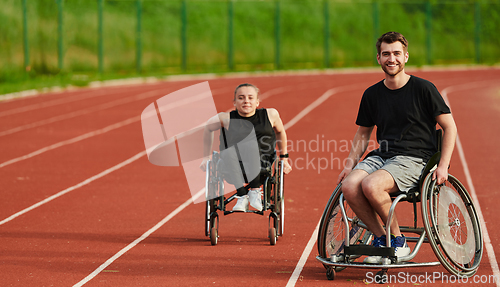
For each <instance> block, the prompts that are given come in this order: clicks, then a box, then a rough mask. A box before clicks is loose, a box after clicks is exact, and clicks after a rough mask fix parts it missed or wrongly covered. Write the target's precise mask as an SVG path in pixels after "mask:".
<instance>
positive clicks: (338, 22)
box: [0, 0, 500, 94]
mask: <svg viewBox="0 0 500 287" xmlns="http://www.w3.org/2000/svg"><path fill="white" fill-rule="evenodd" d="M185 1H186V2H185V4H186V8H187V10H186V18H187V22H186V23H187V26H186V27H185V29H186V30H185V31H186V34H185V41H186V42H185V43H186V47H185V51H186V55H185V57H186V67H185V68H186V69H183V67H182V55H183V54H182V51H183V46H182V27H183V25H182V21H181V19H182V11H183V10H182V7H183V0H142V1H141V3H142V22H141V25H142V26H141V47H142V50H141V51H142V53H141V66H140V68H141V70H140V73H139V71H138V70H137V59H136V55H137V50H136V48H137V42H136V39H137V1H135V0H103V3H104V5H103V6H104V9H103V27H102V32H103V57H104V61H103V73H102V74H99V73H98V69H99V63H98V47H99V42H98V31H99V25H98V0H64V5H63V7H64V8H63V9H64V13H63V23H64V26H63V34H62V35H63V55H64V57H63V63H62V64H63V68H62V70H59V62H58V41H59V38H58V21H57V20H58V8H57V2H56V0H29V1H27V3H28V7H27V16H28V26H27V28H28V45H29V57H30V61H29V71H28V72H27V71H26V70H25V67H24V41H23V13H22V12H23V9H22V1H21V0H0V5H1V6H0V7H2V9H0V21H1V23H2V25H0V51H2V53H0V94H4V93H8V92H13V91H20V90H25V89H34V88H41V87H46V86H53V85H60V86H66V85H85V84H86V83H87V82H89V81H93V80H102V79H110V78H121V77H137V76H139V75H140V76H152V75H168V74H179V73H206V72H212V73H213V72H215V73H224V72H227V71H229V69H228V51H229V44H228V39H229V32H228V23H229V13H228V7H229V5H228V4H229V2H228V0H185ZM476 2H477V1H476ZM476 2H474V1H469V0H461V1H458V0H457V1H454V2H451V1H439V0H432V1H431V6H430V7H431V8H432V22H431V29H432V33H431V34H429V33H428V28H427V26H426V21H427V16H428V14H427V10H426V9H427V4H426V3H427V2H426V1H419V0H415V1H409V0H408V1H391V0H376V1H375V2H374V1H368V0H327V4H328V16H329V26H328V29H329V31H330V33H329V38H328V45H329V50H328V51H327V54H326V55H325V49H324V47H325V38H324V28H325V27H324V25H325V22H324V15H325V11H324V7H325V1H324V0H281V1H280V2H279V7H280V18H279V29H280V33H279V37H280V38H279V39H280V42H279V44H280V51H279V52H280V53H279V55H280V65H281V66H280V68H281V69H304V68H306V69H308V68H315V69H317V68H320V69H321V68H325V56H328V59H329V62H328V67H330V68H342V67H358V66H372V65H375V64H376V62H375V53H376V51H375V46H374V42H375V40H376V37H378V36H379V35H380V34H382V33H383V32H386V31H390V30H392V31H394V30H395V31H400V32H401V33H403V34H404V35H405V36H406V37H407V39H408V40H409V42H410V47H409V48H410V49H409V51H410V62H409V64H411V65H416V66H422V65H426V64H429V63H428V60H427V59H428V58H430V59H431V60H432V62H431V63H432V64H475V63H476V62H477V61H476V58H477V57H479V59H480V63H481V64H496V63H498V62H499V61H500V38H499V37H497V33H498V27H500V4H498V3H497V2H495V1H491V0H480V1H479V2H477V4H475V3H476ZM232 3H233V44H232V48H233V62H234V70H235V71H255V70H272V69H275V68H276V63H275V56H276V45H275V43H276V41H275V24H276V14H275V11H276V7H277V4H276V1H271V0H233V2H232ZM476 8H478V9H479V10H478V11H479V12H480V15H481V18H480V24H481V28H480V30H479V34H476V26H475V23H476V20H477V19H476V13H475V12H476V10H475V9H476ZM374 9H378V11H379V14H378V16H377V15H375V14H374ZM376 19H378V22H377V25H378V26H377V27H378V29H376V28H375V27H376V26H375V20H376ZM428 40H430V41H431V43H430V46H428V44H427V41H428ZM478 41H479V42H478ZM476 43H480V45H479V49H480V50H479V53H477V51H476V49H477V46H476ZM429 51H430V54H429Z"/></svg>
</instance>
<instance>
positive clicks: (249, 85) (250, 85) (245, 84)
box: [234, 83, 260, 100]
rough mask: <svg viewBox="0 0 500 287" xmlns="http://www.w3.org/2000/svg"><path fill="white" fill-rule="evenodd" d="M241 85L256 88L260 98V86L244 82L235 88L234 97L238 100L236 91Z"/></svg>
mask: <svg viewBox="0 0 500 287" xmlns="http://www.w3.org/2000/svg"><path fill="white" fill-rule="evenodd" d="M241 87H252V88H254V89H255V91H256V92H257V98H259V92H260V90H259V88H257V87H256V86H255V85H252V84H249V83H244V84H239V85H238V86H237V87H236V89H234V99H235V100H236V92H237V91H238V89H239V88H241Z"/></svg>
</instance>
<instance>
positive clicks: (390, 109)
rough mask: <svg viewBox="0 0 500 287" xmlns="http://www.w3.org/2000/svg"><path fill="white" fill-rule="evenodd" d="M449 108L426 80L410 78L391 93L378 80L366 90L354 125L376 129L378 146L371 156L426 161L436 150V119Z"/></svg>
mask: <svg viewBox="0 0 500 287" xmlns="http://www.w3.org/2000/svg"><path fill="white" fill-rule="evenodd" d="M446 113H450V108H449V107H448V106H447V105H446V103H445V101H444V100H443V98H442V97H441V94H439V92H438V90H437V88H436V87H435V86H434V85H433V84H432V83H431V82H429V81H427V80H424V79H421V78H418V77H415V76H411V77H410V79H409V81H408V83H406V85H404V86H403V87H402V88H400V89H396V90H391V89H389V88H387V87H386V86H385V85H384V81H380V82H378V83H376V84H375V85H373V86H371V87H369V88H368V89H366V91H365V92H364V94H363V98H362V99H361V104H360V106H359V112H358V117H357V119H356V124H357V125H359V126H364V127H372V126H377V142H378V143H379V145H380V147H379V148H378V149H377V150H374V151H372V152H371V153H370V154H369V156H370V155H378V156H381V157H383V158H390V157H393V156H396V155H406V156H414V157H418V158H423V159H425V160H427V159H429V158H430V157H431V156H432V155H433V154H434V153H435V152H436V151H437V147H436V132H435V131H436V123H437V122H436V117H437V116H439V115H440V114H446Z"/></svg>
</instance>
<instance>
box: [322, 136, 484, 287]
mask: <svg viewBox="0 0 500 287" xmlns="http://www.w3.org/2000/svg"><path fill="white" fill-rule="evenodd" d="M438 135H439V136H441V133H440V132H439V133H438ZM438 139H440V137H439V138H438ZM439 144H440V143H438V149H439V147H440V146H439ZM439 158H440V152H438V153H436V154H435V155H434V156H433V157H432V158H431V159H430V160H429V162H428V163H427V165H426V166H425V168H424V170H423V173H422V176H421V180H420V182H419V186H418V187H416V188H414V189H412V190H410V191H408V192H407V193H397V194H393V195H391V198H392V199H393V202H392V205H391V208H390V211H389V217H388V220H387V222H386V237H387V242H386V246H387V247H374V246H371V245H369V243H370V242H371V239H372V237H373V234H372V233H371V232H370V231H368V230H367V227H366V225H364V224H363V222H361V221H360V220H359V219H358V218H357V217H356V215H355V214H354V213H353V212H352V210H350V208H349V205H348V204H347V202H346V201H345V200H344V198H343V194H342V183H340V184H339V185H338V186H337V187H336V189H335V190H334V192H333V194H332V195H331V197H330V199H329V201H328V203H327V205H326V207H325V210H324V212H323V216H322V218H321V223H320V227H319V231H318V241H317V247H318V252H319V255H318V256H317V257H316V259H317V260H318V261H320V262H321V263H322V264H323V266H324V267H325V268H326V275H327V278H328V279H329V280H333V279H334V278H335V275H336V274H335V273H336V272H338V271H341V270H343V269H344V268H346V267H359V268H372V269H373V268H375V269H381V270H380V271H379V272H378V273H377V276H375V279H376V280H379V281H378V283H386V281H387V271H388V269H390V268H407V267H427V266H436V265H439V264H440V263H441V264H442V265H443V266H444V267H445V269H446V270H448V271H449V272H450V273H451V274H453V275H455V276H460V277H466V278H469V277H471V276H473V275H474V274H475V273H476V271H477V269H478V268H479V263H480V261H481V258H482V253H483V238H482V232H481V225H480V223H479V220H478V217H477V214H476V209H475V207H474V203H473V202H472V198H471V197H470V195H469V193H468V192H467V190H466V189H465V187H464V186H463V185H462V183H460V181H458V179H456V178H455V177H454V176H452V175H448V181H447V182H445V183H444V184H442V185H437V184H436V181H435V180H432V173H433V171H434V169H435V168H436V167H437V163H438V162H439ZM401 201H408V202H411V203H412V204H413V211H414V212H413V214H414V225H413V226H400V230H401V232H402V233H414V234H418V235H419V236H418V237H406V240H407V241H408V242H416V244H415V247H414V248H413V250H412V252H411V253H410V254H409V255H408V256H405V257H401V258H399V259H398V257H396V256H395V248H394V247H391V242H390V234H391V232H390V222H392V217H393V215H394V211H395V208H396V205H397V204H398V203H399V202H401ZM417 203H420V205H421V214H422V221H423V225H424V226H423V227H418V226H417ZM463 225H465V234H464V226H463ZM471 238H472V239H471ZM472 241H474V242H472ZM424 242H425V243H430V245H431V247H432V250H433V251H434V254H435V255H436V257H437V258H438V260H439V262H422V263H419V262H410V261H409V260H412V259H413V258H414V257H415V256H416V255H417V253H418V251H419V250H420V248H421V246H422V244H423V243H424ZM362 255H368V256H382V264H367V263H362V262H355V260H356V259H357V258H359V257H361V256H362ZM384 280H385V281H384Z"/></svg>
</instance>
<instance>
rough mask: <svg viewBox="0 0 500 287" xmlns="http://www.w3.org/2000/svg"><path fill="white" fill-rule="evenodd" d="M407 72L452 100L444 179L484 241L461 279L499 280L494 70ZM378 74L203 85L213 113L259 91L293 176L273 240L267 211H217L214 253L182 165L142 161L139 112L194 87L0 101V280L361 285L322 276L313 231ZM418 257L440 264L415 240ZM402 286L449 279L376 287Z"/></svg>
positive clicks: (360, 278)
mask: <svg viewBox="0 0 500 287" xmlns="http://www.w3.org/2000/svg"><path fill="white" fill-rule="evenodd" d="M408 72H409V73H410V74H412V75H416V76H419V77H422V78H425V79H428V80H430V81H432V82H433V83H434V84H435V85H436V86H437V87H438V89H439V90H440V92H441V93H442V94H443V96H445V97H446V98H447V100H448V101H449V104H450V107H451V109H452V113H453V115H454V117H455V120H456V122H457V126H458V134H459V140H460V145H461V148H462V150H463V156H461V155H460V154H459V150H458V148H457V147H456V148H455V152H454V155H453V158H452V163H451V167H450V173H451V174H453V175H455V176H456V177H457V178H459V179H460V181H462V182H463V183H464V185H465V186H466V187H467V189H468V190H469V192H471V189H474V191H475V194H476V195H477V201H478V202H477V203H478V204H479V206H480V209H481V212H482V215H483V218H484V226H485V227H486V230H485V232H487V233H488V237H487V238H485V250H484V255H483V259H482V262H481V266H480V268H479V270H478V273H477V276H478V277H477V278H476V279H478V280H482V281H483V283H474V282H472V279H470V280H469V282H468V283H467V284H466V285H469V286H495V285H496V284H497V283H496V282H493V279H492V276H495V275H498V264H497V262H496V260H497V258H499V255H500V254H499V250H500V247H499V244H500V236H499V233H498V231H497V230H500V220H499V219H500V217H499V215H498V209H497V208H498V206H499V205H500V192H499V191H498V190H497V188H496V187H497V186H500V177H499V176H498V175H497V174H496V172H495V167H497V166H498V165H499V164H500V162H499V159H500V152H499V149H498V142H500V127H499V125H498V122H500V81H499V80H498V79H500V70H499V69H494V68H476V69H463V70H457V69H455V70H421V69H415V70H411V69H408ZM382 78H383V73H382V72H381V71H368V72H337V73H315V74H281V75H280V74H272V75H261V76H255V75H253V76H248V77H242V76H239V77H234V78H231V77H219V78H210V79H208V81H209V85H210V88H211V90H212V92H213V98H214V101H215V104H216V107H217V110H218V111H227V110H229V109H231V108H232V107H233V105H232V93H233V89H234V87H236V85H238V84H240V83H243V82H250V83H253V84H255V85H257V86H258V87H259V88H260V90H261V96H262V101H261V105H260V107H274V108H276V109H278V111H279V112H280V115H281V118H282V120H283V123H284V124H285V125H286V128H287V134H288V139H289V150H290V157H291V161H292V166H293V169H294V170H293V171H292V173H290V174H289V175H287V176H286V177H285V200H286V202H285V232H284V236H283V237H280V238H279V240H278V242H277V244H276V245H275V246H271V245H270V244H269V239H268V238H267V230H268V213H266V214H265V216H259V215H254V214H231V215H228V216H222V215H221V216H220V225H219V235H220V238H219V242H218V244H217V245H216V246H211V244H210V240H209V238H207V237H206V236H205V234H204V212H205V205H204V204H193V203H192V200H191V194H190V192H189V189H188V186H187V182H186V179H185V176H184V173H183V170H182V167H159V166H154V165H152V164H150V163H149V161H148V159H147V157H146V156H145V148H144V142H143V138H142V131H141V123H140V115H141V112H142V111H143V109H144V108H145V107H146V106H147V105H149V104H150V103H152V102H153V101H155V100H156V99H159V98H161V97H162V96H164V95H166V94H168V93H170V92H173V91H176V90H179V89H181V88H185V87H188V86H190V85H193V84H196V83H200V82H202V81H204V80H203V79H192V80H182V81H181V80H179V81H163V82H156V83H149V84H143V85H130V86H120V87H102V88H85V89H79V90H75V91H67V92H57V93H49V94H43V95H39V96H34V97H26V98H22V99H14V100H7V101H2V102H0V151H1V152H0V186H1V188H0V192H1V193H0V195H1V198H2V200H1V201H0V220H1V222H0V264H1V268H0V285H1V286H333V285H336V286H351V285H359V284H366V283H370V282H369V274H368V273H367V272H371V271H372V270H367V269H358V268H347V269H345V270H344V271H342V272H338V273H337V277H336V279H335V280H334V281H328V280H327V278H326V275H325V269H324V267H323V266H322V264H320V263H319V262H318V261H317V260H316V259H315V257H316V255H317V248H316V235H314V232H315V228H316V227H317V225H318V222H319V220H320V218H321V215H322V212H323V209H324V207H325V205H326V203H327V201H328V198H329V197H330V195H331V193H332V191H333V189H334V188H335V181H336V179H337V176H338V174H339V172H340V170H341V168H342V164H341V163H342V161H343V159H344V158H345V157H347V155H348V151H349V148H350V144H349V143H350V141H351V140H352V137H353V136H354V133H355V131H356V129H357V127H356V125H355V123H354V121H355V117H356V114H357V108H358V104H359V101H360V99H361V95H362V93H363V91H364V90H365V89H366V88H367V87H368V86H370V85H372V84H374V83H376V82H377V81H379V80H381V79H382ZM301 112H302V113H301ZM374 134H375V133H374ZM467 173H469V174H467ZM471 184H473V187H471ZM229 208H232V206H229V207H228V209H229ZM407 209H409V210H411V208H401V209H400V210H398V219H399V221H400V223H401V224H405V222H406V220H408V221H410V222H411V220H412V218H411V216H410V214H408V216H405V215H406V214H407V212H408V211H407ZM406 224H408V223H406ZM301 259H302V260H301ZM414 261H417V262H419V261H420V262H422V261H437V259H436V257H435V255H434V253H433V252H432V249H431V247H430V246H429V245H424V246H423V247H422V249H421V250H420V252H419V254H418V255H417V257H416V258H415V260H414ZM374 272H376V271H374ZM399 272H403V274H400V276H403V277H405V278H408V279H410V280H411V279H412V277H411V276H412V275H414V277H413V279H415V277H416V276H421V275H422V276H429V275H432V274H433V273H434V272H436V273H435V274H442V275H449V273H448V272H447V271H446V270H445V269H444V268H443V267H442V266H438V267H432V268H411V269H394V270H390V271H389V274H395V275H398V274H399ZM406 276H408V277H406ZM497 279H500V278H497ZM405 280H406V279H405ZM485 281H486V282H485ZM399 283H407V284H408V285H410V284H411V285H415V283H416V284H417V285H430V283H433V284H432V285H436V286H455V285H457V284H459V283H457V282H452V281H451V280H448V281H444V280H436V281H435V282H429V281H427V282H409V281H404V282H401V281H399V282H397V283H394V282H393V283H389V284H385V285H384V286H388V285H389V286H393V285H398V284H399ZM287 284H288V285H287ZM463 284H465V283H463ZM459 285H460V284H459Z"/></svg>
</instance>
